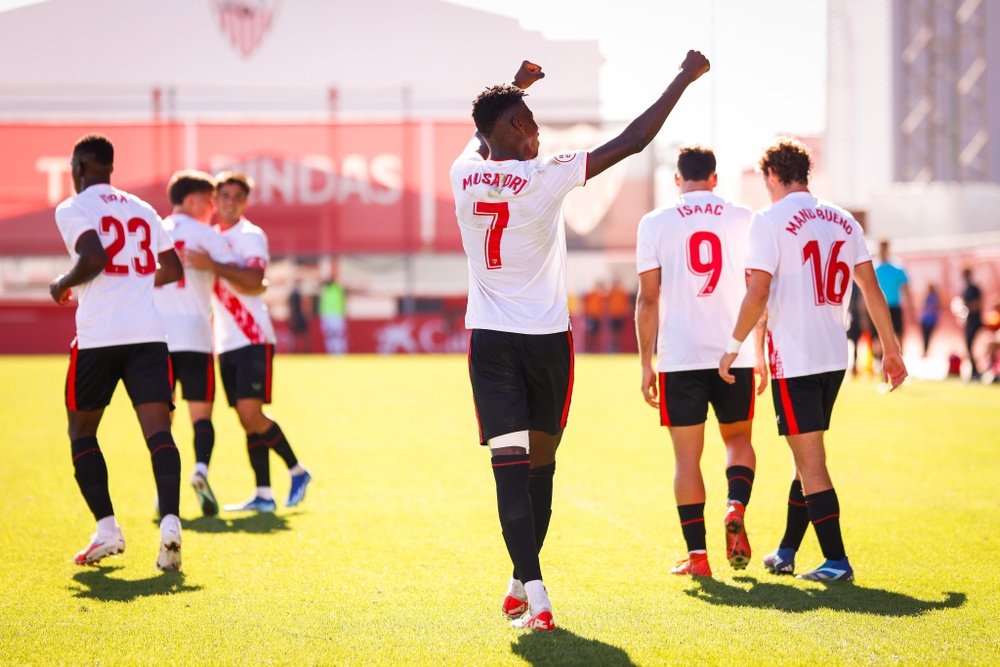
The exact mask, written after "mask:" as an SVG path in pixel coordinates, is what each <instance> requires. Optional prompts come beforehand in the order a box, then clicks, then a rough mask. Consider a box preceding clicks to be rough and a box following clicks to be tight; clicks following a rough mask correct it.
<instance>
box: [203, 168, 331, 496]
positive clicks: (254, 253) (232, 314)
mask: <svg viewBox="0 0 1000 667" xmlns="http://www.w3.org/2000/svg"><path fill="white" fill-rule="evenodd" d="M215 181H216V190H215V195H216V206H217V208H218V211H217V215H218V218H219V230H220V231H221V233H222V237H223V239H224V240H225V241H226V242H227V243H228V245H229V248H230V250H231V252H232V254H233V257H234V259H235V264H224V263H220V262H217V261H215V260H214V259H213V258H212V257H211V255H209V254H208V253H206V252H202V251H196V250H192V251H188V252H187V253H186V261H187V263H188V265H189V266H191V267H192V268H195V269H201V270H206V271H211V272H213V273H214V274H215V275H216V277H217V278H219V280H216V281H215V287H214V290H213V292H212V307H213V310H214V312H215V318H214V322H215V325H214V329H215V350H216V352H217V353H218V355H219V371H220V373H221V375H222V386H223V388H224V389H225V390H226V399H227V400H228V401H229V405H230V407H233V408H235V409H236V413H237V415H238V416H239V419H240V424H241V425H242V426H243V430H244V431H245V432H246V435H247V452H248V453H249V456H250V466H251V468H253V472H254V477H255V479H256V484H257V490H256V492H255V493H254V495H253V497H252V498H250V499H249V500H247V501H246V502H244V503H238V504H235V505H227V506H226V508H225V509H226V510H228V511H256V512H273V511H274V510H275V507H276V504H275V502H274V493H273V492H272V491H271V469H270V461H269V460H268V451H269V450H271V449H273V450H274V451H275V452H276V453H277V454H278V456H280V457H281V458H282V460H284V462H285V464H286V465H287V466H288V470H289V473H290V474H291V477H292V480H291V488H290V490H289V492H288V500H287V501H286V503H285V505H286V506H287V507H294V506H295V505H298V504H299V503H301V502H302V501H303V500H304V499H305V497H306V487H308V486H309V482H310V480H311V479H312V477H311V476H310V475H309V472H308V471H307V470H306V469H305V468H303V467H302V464H300V463H299V461H298V459H297V458H296V457H295V453H294V452H293V451H292V447H291V445H289V444H288V439H287V438H286V437H285V434H284V433H283V432H282V430H281V427H280V426H278V424H277V423H276V422H274V421H273V420H272V419H271V418H270V417H268V416H267V415H265V414H264V404H265V403H270V402H271V371H272V365H273V361H274V341H275V337H274V326H273V325H272V324H271V316H270V315H269V314H268V312H267V305H266V304H265V303H264V299H263V298H262V297H261V296H260V295H261V294H262V293H263V291H264V269H265V268H266V267H267V263H268V260H269V255H268V250H267V235H266V234H265V233H264V230H262V229H261V228H260V227H258V226H257V225H255V224H253V223H252V222H250V221H249V220H247V219H246V218H245V217H243V213H244V212H245V211H246V208H247V205H248V204H249V197H250V191H251V190H252V189H253V184H252V181H251V180H250V178H249V177H248V176H247V175H246V174H243V173H240V172H234V171H226V172H223V173H221V174H219V175H217V176H216V178H215Z"/></svg>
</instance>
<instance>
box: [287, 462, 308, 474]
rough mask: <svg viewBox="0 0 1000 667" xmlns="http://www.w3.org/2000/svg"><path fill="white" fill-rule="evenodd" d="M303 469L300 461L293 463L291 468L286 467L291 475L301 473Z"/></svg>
mask: <svg viewBox="0 0 1000 667" xmlns="http://www.w3.org/2000/svg"><path fill="white" fill-rule="evenodd" d="M305 471H306V469H305V468H303V467H302V464H301V463H296V464H295V465H293V466H292V467H291V468H289V469H288V472H289V473H291V474H293V475H301V474H302V473H304V472H305Z"/></svg>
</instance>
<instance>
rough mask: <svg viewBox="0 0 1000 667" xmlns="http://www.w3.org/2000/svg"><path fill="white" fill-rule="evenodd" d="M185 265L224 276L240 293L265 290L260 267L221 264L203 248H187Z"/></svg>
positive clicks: (262, 270) (253, 292)
mask: <svg viewBox="0 0 1000 667" xmlns="http://www.w3.org/2000/svg"><path fill="white" fill-rule="evenodd" d="M184 259H185V261H186V262H187V265H188V266H190V267H191V268H192V269H198V270H199V271H211V272H212V273H214V274H215V275H216V276H218V277H219V278H224V279H225V280H226V282H228V283H229V284H230V285H232V286H233V287H234V288H236V291H238V292H240V293H241V294H248V295H251V296H256V295H258V294H263V293H264V291H265V290H266V287H265V285H264V269H262V268H260V267H254V266H248V267H242V266H236V265H235V264H223V263H221V262H217V261H215V260H214V259H212V256H211V255H209V254H208V253H207V252H205V251H204V250H195V249H193V248H192V249H188V250H187V251H186V252H185V253H184Z"/></svg>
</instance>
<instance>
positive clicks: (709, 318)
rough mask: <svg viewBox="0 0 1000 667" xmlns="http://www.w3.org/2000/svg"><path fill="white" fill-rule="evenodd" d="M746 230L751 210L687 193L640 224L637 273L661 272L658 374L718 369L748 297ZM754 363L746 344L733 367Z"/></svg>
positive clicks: (705, 194) (704, 192)
mask: <svg viewBox="0 0 1000 667" xmlns="http://www.w3.org/2000/svg"><path fill="white" fill-rule="evenodd" d="M749 228H750V211H749V209H746V208H743V207H741V206H735V205H733V204H732V203H730V202H728V201H726V200H724V199H722V198H721V197H718V196H716V195H715V194H713V193H712V192H710V191H708V190H698V191H693V192H688V193H684V194H682V195H681V196H680V199H679V201H678V203H677V204H676V205H675V206H670V207H664V208H660V209H657V210H655V211H652V212H651V213H648V214H647V215H646V216H644V217H643V219H642V220H641V222H640V223H639V233H638V242H637V249H636V251H637V253H636V254H637V268H638V271H639V273H643V272H645V271H649V270H652V269H656V268H659V269H660V308H659V311H660V330H659V335H658V341H659V342H658V355H657V356H658V370H660V371H663V372H672V371H686V370H697V369H706V368H715V367H716V366H717V365H718V362H719V355H720V354H721V351H722V350H724V349H725V347H726V344H727V343H728V342H729V332H730V331H732V328H733V325H734V324H735V322H736V316H737V314H738V313H739V309H740V303H741V302H742V300H743V295H744V294H745V293H746V272H745V266H746V264H745V262H746V250H747V239H748V234H749ZM753 365H754V354H753V347H752V345H750V344H749V343H748V344H746V345H744V346H743V348H741V350H740V355H739V356H738V357H737V359H736V362H735V363H734V367H737V368H745V367H751V366H753Z"/></svg>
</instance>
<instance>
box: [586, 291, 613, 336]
mask: <svg viewBox="0 0 1000 667" xmlns="http://www.w3.org/2000/svg"><path fill="white" fill-rule="evenodd" d="M607 300H608V288H607V287H606V286H605V285H604V283H602V282H599V283H597V284H596V285H594V288H593V289H592V290H590V291H589V292H587V294H586V295H584V297H583V315H584V317H585V319H586V325H585V335H584V339H583V343H584V348H585V349H586V351H587V352H600V351H601V329H602V323H603V322H604V318H605V316H606V315H607Z"/></svg>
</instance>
